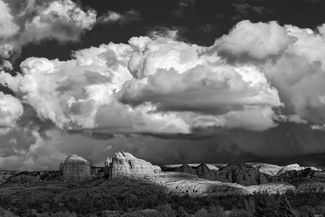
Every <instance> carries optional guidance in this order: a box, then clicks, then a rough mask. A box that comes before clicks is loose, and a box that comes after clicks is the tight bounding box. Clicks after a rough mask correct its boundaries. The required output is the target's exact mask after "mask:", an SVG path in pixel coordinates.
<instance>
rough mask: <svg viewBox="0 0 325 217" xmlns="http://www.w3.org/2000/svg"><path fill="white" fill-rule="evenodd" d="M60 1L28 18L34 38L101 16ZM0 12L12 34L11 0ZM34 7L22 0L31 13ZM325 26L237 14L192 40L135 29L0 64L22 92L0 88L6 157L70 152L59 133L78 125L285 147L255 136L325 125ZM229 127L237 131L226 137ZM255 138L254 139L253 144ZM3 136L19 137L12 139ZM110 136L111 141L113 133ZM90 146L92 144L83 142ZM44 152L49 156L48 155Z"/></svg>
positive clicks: (21, 159) (104, 131) (100, 149)
mask: <svg viewBox="0 0 325 217" xmlns="http://www.w3.org/2000/svg"><path fill="white" fill-rule="evenodd" d="M31 2H32V3H33V1H31ZM60 2H61V1H60ZM64 2H65V3H66V4H64V6H63V5H61V4H60V3H59V2H57V1H52V2H51V3H49V4H47V5H46V6H45V5H43V6H40V7H42V8H41V9H39V10H38V17H39V18H37V16H36V17H34V18H33V19H31V20H30V21H29V22H28V23H26V24H28V25H30V26H29V27H28V29H33V28H32V27H33V26H35V28H36V27H37V28H36V29H37V30H38V31H40V32H39V33H38V32H37V31H32V32H28V31H27V30H24V34H26V35H28V37H27V36H26V37H27V38H28V40H30V41H33V40H36V41H38V40H41V38H49V37H53V38H55V39H56V40H58V41H65V40H75V39H78V37H79V36H80V34H81V32H82V31H83V30H85V29H88V28H91V26H92V25H93V24H94V22H95V20H96V13H95V12H94V11H91V10H89V11H86V12H85V11H82V10H81V9H80V8H78V6H77V5H75V4H74V3H72V2H71V1H69V0H67V1H64ZM0 3H1V1H0ZM32 3H31V4H32ZM0 10H4V11H6V12H8V13H4V18H5V21H6V22H3V23H0V29H1V28H8V27H7V26H10V28H11V31H8V32H3V33H2V34H3V35H1V37H2V38H9V39H10V37H11V36H12V35H14V34H16V33H17V31H21V29H20V28H21V27H20V25H17V26H15V25H16V23H15V21H14V20H13V18H12V17H11V14H10V10H9V8H8V5H7V4H2V5H1V4H0ZM29 10H32V9H29V5H27V6H26V7H25V9H24V11H25V12H24V13H28V11H29ZM53 11H55V13H54V12H53ZM20 13H23V12H20ZM21 16H24V15H21ZM53 16H54V17H55V20H56V21H55V22H54V20H53V19H54V17H53ZM52 18H53V19H52ZM57 18H59V19H57ZM79 18H80V19H79ZM57 20H58V21H57ZM0 21H1V20H0ZM57 22H59V23H57ZM62 25H64V26H66V25H69V28H70V27H71V28H72V30H73V33H76V34H69V35H64V34H61V33H60V31H54V33H55V34H54V33H53V34H52V33H51V30H53V28H54V27H55V26H56V27H58V28H59V27H61V26H62ZM39 27H40V28H39ZM43 27H44V28H45V29H46V31H44V32H43V30H44V29H43V30H42V28H43ZM56 27H55V28H56ZM15 28H17V30H15ZM54 30H55V29H54ZM24 34H22V35H24ZM324 34H325V30H324V25H323V26H320V27H319V28H318V30H317V32H314V31H312V30H310V29H300V28H298V27H295V26H290V25H284V26H280V25H279V24H278V23H276V22H273V21H272V22H269V23H251V22H250V21H241V22H239V23H238V24H237V25H236V26H234V28H233V29H232V30H231V31H230V32H229V34H226V35H224V36H222V37H221V38H218V39H216V41H215V43H214V44H213V45H212V46H210V47H203V46H199V45H196V44H190V43H185V42H182V41H179V40H176V35H175V34H174V33H173V34H168V33H167V34H166V36H165V37H164V36H157V35H154V36H152V37H148V36H142V37H133V38H131V39H130V40H129V41H128V43H126V44H115V43H110V44H108V45H101V46H99V47H91V48H88V49H83V50H79V51H75V52H74V53H73V56H72V59H71V60H68V61H60V60H58V59H55V60H49V59H46V58H38V57H30V58H28V59H26V60H25V61H23V62H22V63H21V65H20V67H21V73H19V74H17V75H16V76H13V75H10V74H8V73H6V72H4V71H2V72H1V73H0V83H1V84H3V85H6V86H7V87H9V88H10V89H11V90H12V91H13V92H14V93H15V97H14V96H11V95H6V94H2V95H1V96H0V105H1V111H0V124H1V126H2V127H4V128H3V130H2V131H1V135H3V136H2V137H3V138H6V141H7V142H4V143H3V144H5V145H3V147H2V145H1V150H2V151H1V152H0V153H1V155H0V156H1V158H0V159H2V161H3V162H10V163H7V164H9V165H16V167H19V168H27V167H26V166H25V167H24V166H23V165H28V169H30V168H37V169H44V168H46V167H50V166H52V164H53V162H55V163H57V161H58V160H61V159H62V158H63V157H65V156H66V155H67V154H71V153H70V152H71V149H69V148H67V149H66V150H65V148H63V147H62V143H63V142H66V141H63V140H61V139H62V138H63V137H64V138H65V140H69V139H67V135H69V134H67V133H66V132H69V133H72V132H79V133H80V135H71V137H73V138H77V137H80V136H81V135H90V136H91V135H95V134H96V133H97V134H96V135H97V136H98V135H99V136H98V137H101V135H102V137H103V138H111V137H109V136H108V137H105V135H106V136H107V135H110V136H112V137H114V139H111V141H121V137H116V136H117V135H136V134H139V135H145V134H147V135H154V136H156V137H160V138H161V137H164V138H174V139H175V138H178V139H179V138H181V137H179V136H180V135H183V137H182V138H186V137H184V135H188V136H189V137H187V138H195V135H202V134H203V135H204V136H203V138H211V137H214V138H215V137H219V138H223V139H222V140H223V141H227V142H225V144H228V146H225V145H223V146H220V145H219V149H222V150H228V149H227V147H228V148H229V150H230V149H232V150H240V152H247V153H249V154H257V153H259V155H264V156H266V155H271V156H272V155H273V154H274V155H276V154H277V153H281V150H282V148H281V147H279V146H277V148H275V149H270V152H263V151H258V150H260V149H261V148H263V147H264V148H265V147H268V146H272V145H270V144H264V145H265V146H263V145H261V146H258V147H256V146H255V145H256V144H257V143H258V142H260V141H263V138H265V137H263V136H256V135H265V136H266V135H267V136H269V135H268V133H266V132H271V131H272V132H277V129H279V128H281V126H282V125H283V124H288V123H284V122H291V123H294V124H296V125H299V126H300V125H303V126H304V127H305V128H306V132H307V133H306V135H308V136H313V135H314V134H315V133H312V132H313V131H317V132H319V130H322V129H323V127H324V124H325V115H324V114H325V113H324V109H325V86H324V85H323V84H324V82H325V77H324V70H325V62H324V61H325V59H324V55H323V54H324V53H325V42H324V37H325V35H324ZM9 39H8V41H6V43H9V42H10V40H9ZM9 44H10V43H9ZM3 46H6V45H5V44H3ZM26 108H28V109H27V110H30V111H31V112H26ZM31 113H32V115H31ZM33 115H34V118H35V119H37V121H34V122H33V123H34V125H33V126H34V127H32V128H31V127H30V125H26V122H24V121H22V120H24V119H26V116H28V117H29V118H30V119H33ZM45 125H46V126H45ZM8 127H9V128H8ZM12 127H14V128H12ZM298 128H299V127H297V129H298ZM49 129H50V130H49ZM299 129H300V128H299ZM58 132H63V133H62V134H60V133H58ZM89 132H90V133H89ZM202 132H204V133H202ZM230 132H234V133H233V134H232V136H233V137H234V138H231V139H230V138H229V137H231V133H230ZM241 132H244V133H241ZM87 133H88V134H87ZM94 133H95V134H94ZM16 134H17V135H20V134H21V135H22V136H26V137H28V136H30V137H31V138H34V139H30V140H28V141H29V142H27V143H26V142H25V141H26V140H24V139H21V140H15V136H14V135H16ZM244 134H245V135H246V136H244ZM316 134H317V133H316ZM49 135H50V136H49ZM53 135H55V136H53ZM60 135H61V136H60ZM62 135H64V136H62ZM193 135H194V137H191V136H193ZM251 135H254V136H251ZM317 135H318V134H317ZM205 136H206V137H205ZM2 137H1V138H2ZM49 137H52V140H51V139H50V138H49ZM53 137H55V138H56V139H58V140H53ZM94 137H95V136H94ZM318 137H321V136H318ZM252 138H259V139H256V141H255V142H251V141H252V140H254V139H252ZM281 138H282V137H281ZM295 138H296V137H295ZM78 139H79V138H78ZM89 140H90V138H89ZM156 140H158V139H157V138H156ZM307 140H308V139H307ZM159 141H160V140H159ZM238 141H240V142H238ZM72 143H74V144H77V143H76V142H72ZM98 143H100V144H101V145H98V146H97V147H93V152H92V153H93V156H88V158H89V159H91V160H94V159H95V155H96V154H95V153H97V154H98V153H107V150H110V148H108V147H111V145H110V146H108V145H107V144H108V142H104V141H102V142H98ZM112 143H114V142H112ZM162 143H165V142H162ZM168 143H169V142H168ZM170 143H172V142H170ZM251 143H252V144H251ZM8 144H14V145H12V146H9V148H8V147H7V146H8ZM20 144H21V145H20ZM249 144H251V145H249ZM295 144H296V143H295ZM297 144H299V145H301V146H302V147H301V148H300V149H299V154H313V153H315V150H317V151H325V150H323V149H322V148H320V147H319V145H317V144H318V143H317V144H314V143H313V142H311V141H309V143H308V144H307V143H300V142H298V143H297ZM114 145H115V146H114V147H113V148H112V149H111V150H113V149H114V148H115V149H116V148H117V147H118V142H116V144H114ZM307 145H309V146H308V147H307ZM93 146H94V145H93ZM148 146H150V144H148V143H147V142H144V144H143V145H141V146H139V149H137V148H135V149H137V150H138V151H139V152H142V151H143V150H146V149H149V150H151V148H150V147H148ZM233 146H236V148H231V147H233ZM10 147H14V148H10ZM155 147H157V146H155ZM254 147H255V149H256V150H257V151H255V152H254V150H253V148H254ZM312 147H314V148H312ZM107 148H108V149H107ZM140 148H142V149H141V150H140ZM3 150H5V151H3ZM67 150H68V151H67ZM84 150H87V148H84V149H82V150H81V149H80V150H79V152H82V153H83V152H84ZM105 150H106V151H105ZM157 150H160V151H163V150H161V148H157V149H155V150H154V151H153V150H151V152H154V155H157V153H158V152H157ZM262 150H263V149H262ZM290 150H291V149H290ZM76 151H77V150H76ZM272 151H274V153H273V152H272ZM164 152H166V153H169V152H170V150H169V151H167V150H166V151H164ZM85 153H86V152H85ZM285 153H287V155H290V152H285ZM44 156H52V158H49V159H52V160H49V159H47V158H44ZM259 157H263V156H259ZM175 158H177V157H175ZM5 159H7V160H5ZM8 159H9V160H8ZM41 159H42V160H41ZM46 159H47V160H46ZM37 161H42V163H40V164H38V163H36V162H37ZM26 162H29V163H26ZM4 164H5V163H4ZM17 165H20V166H17ZM40 165H42V166H40Z"/></svg>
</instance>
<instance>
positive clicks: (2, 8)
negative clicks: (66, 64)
mask: <svg viewBox="0 0 325 217" xmlns="http://www.w3.org/2000/svg"><path fill="white" fill-rule="evenodd" d="M27 3H28V4H27V6H26V7H23V8H22V9H21V11H20V12H19V13H18V14H13V15H12V14H11V13H10V9H9V7H8V5H7V4H5V3H4V2H3V1H2V0H1V1H0V12H1V13H0V38H1V39H3V40H1V42H0V56H1V57H3V58H9V57H10V56H11V55H12V53H14V52H17V53H19V52H20V50H21V48H22V46H24V45H26V44H28V43H37V42H40V41H42V40H45V39H55V40H57V41H59V42H61V43H64V42H68V41H78V40H79V39H80V36H81V34H82V33H83V32H85V31H87V30H90V29H91V28H92V27H93V26H94V25H95V23H96V15H97V14H96V12H95V11H94V10H92V9H89V10H87V11H84V10H82V9H81V8H80V7H79V6H78V5H77V4H76V3H74V2H73V1H71V0H55V1H51V2H39V1H28V2H27ZM16 13H17V12H16Z"/></svg>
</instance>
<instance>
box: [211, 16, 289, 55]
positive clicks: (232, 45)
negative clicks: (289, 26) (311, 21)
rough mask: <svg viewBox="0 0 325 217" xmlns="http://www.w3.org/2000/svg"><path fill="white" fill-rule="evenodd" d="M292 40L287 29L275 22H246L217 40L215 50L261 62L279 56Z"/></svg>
mask: <svg viewBox="0 0 325 217" xmlns="http://www.w3.org/2000/svg"><path fill="white" fill-rule="evenodd" d="M292 40H293V38H292V37H291V36H290V35H288V33H287V31H286V30H285V28H283V27H281V26H280V25H279V24H278V23H276V22H275V21H271V22H269V23H262V22H260V23H251V22H250V21H248V20H244V21H241V22H239V23H237V24H236V26H235V27H234V28H233V29H232V30H231V31H230V32H229V34H227V35H224V36H223V37H221V38H219V39H217V40H216V42H215V45H214V46H213V49H216V51H217V52H219V53H222V55H226V56H233V57H234V58H236V57H240V56H242V55H247V56H248V57H251V58H254V59H258V60H259V59H265V58H268V57H270V56H276V55H278V54H279V53H281V52H282V51H283V50H285V49H286V48H287V47H288V45H289V44H291V43H292Z"/></svg>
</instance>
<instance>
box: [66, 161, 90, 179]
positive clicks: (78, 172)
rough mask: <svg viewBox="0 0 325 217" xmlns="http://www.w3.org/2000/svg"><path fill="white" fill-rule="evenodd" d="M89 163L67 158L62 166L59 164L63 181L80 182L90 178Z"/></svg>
mask: <svg viewBox="0 0 325 217" xmlns="http://www.w3.org/2000/svg"><path fill="white" fill-rule="evenodd" d="M91 172H92V169H91V165H90V163H89V162H88V161H87V160H86V159H84V158H82V157H80V156H78V155H71V156H69V157H67V158H66V159H65V161H64V163H63V164H60V175H61V179H62V180H63V181H67V182H82V181H86V180H89V179H91V178H92V175H91V174H92V173H91Z"/></svg>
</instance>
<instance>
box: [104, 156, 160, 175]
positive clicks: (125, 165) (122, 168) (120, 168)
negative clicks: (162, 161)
mask: <svg viewBox="0 0 325 217" xmlns="http://www.w3.org/2000/svg"><path fill="white" fill-rule="evenodd" d="M157 170H158V169H157V167H153V165H152V164H151V163H149V162H147V161H145V160H142V159H138V158H136V157H134V156H133V155H132V154H130V153H127V152H123V151H121V152H117V153H115V156H114V157H109V158H107V160H106V162H105V168H104V173H105V176H106V177H109V178H124V177H143V176H146V175H153V174H154V172H155V171H157Z"/></svg>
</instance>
